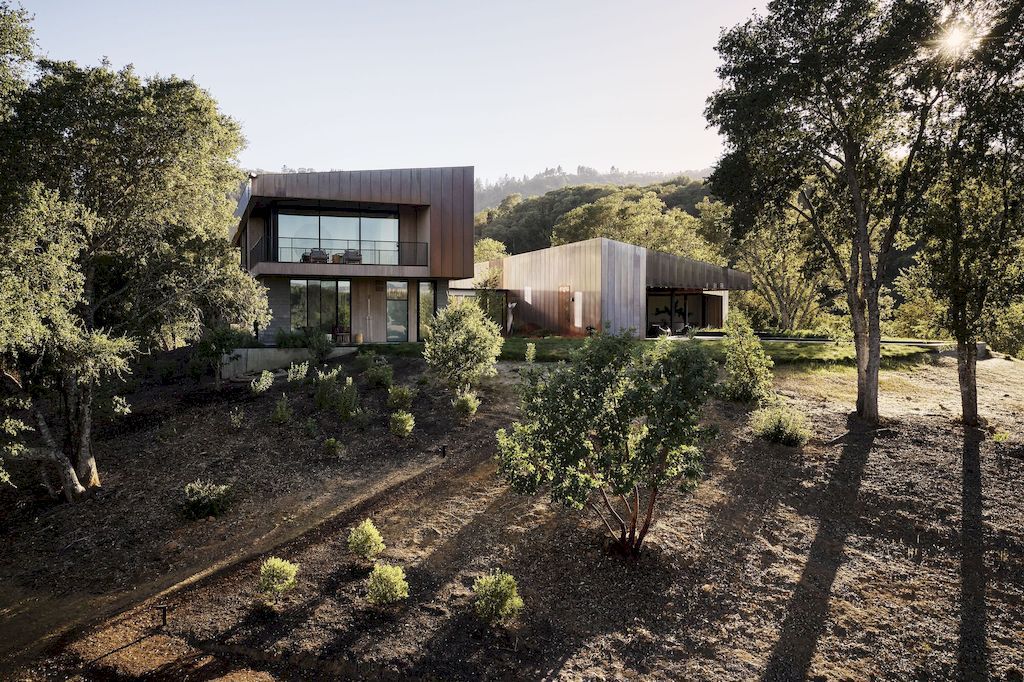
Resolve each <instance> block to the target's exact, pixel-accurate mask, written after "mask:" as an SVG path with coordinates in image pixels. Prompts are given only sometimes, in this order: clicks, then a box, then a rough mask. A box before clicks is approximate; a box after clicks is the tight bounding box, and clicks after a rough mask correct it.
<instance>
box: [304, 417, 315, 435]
mask: <svg viewBox="0 0 1024 682" xmlns="http://www.w3.org/2000/svg"><path fill="white" fill-rule="evenodd" d="M303 428H305V429H306V435H307V436H309V437H310V438H313V437H314V436H316V432H317V428H316V420H315V419H313V418H312V417H306V423H305V424H303Z"/></svg>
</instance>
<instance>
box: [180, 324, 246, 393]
mask: <svg viewBox="0 0 1024 682" xmlns="http://www.w3.org/2000/svg"><path fill="white" fill-rule="evenodd" d="M258 345H259V344H258V343H257V342H256V338H255V337H254V336H253V335H252V334H250V333H249V332H247V331H239V330H237V329H234V328H233V327H230V326H228V325H217V326H213V327H207V328H205V329H204V330H203V333H202V336H201V337H200V338H199V341H197V342H196V345H195V347H194V348H193V350H192V357H191V359H190V362H189V368H190V370H196V371H198V373H199V376H201V375H202V374H204V373H205V372H207V371H209V372H211V373H212V374H213V378H214V381H215V382H216V385H217V387H218V388H219V387H220V381H221V379H220V374H221V367H222V366H223V362H224V356H228V359H229V360H233V359H235V358H236V357H237V355H235V354H233V353H232V351H234V350H235V349H236V348H253V347H256V346H258ZM198 378H199V377H198V376H197V377H196V379H198Z"/></svg>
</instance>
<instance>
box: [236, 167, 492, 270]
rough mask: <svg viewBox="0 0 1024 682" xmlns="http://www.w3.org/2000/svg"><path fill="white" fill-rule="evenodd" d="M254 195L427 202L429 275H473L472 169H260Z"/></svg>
mask: <svg viewBox="0 0 1024 682" xmlns="http://www.w3.org/2000/svg"><path fill="white" fill-rule="evenodd" d="M251 195H252V197H254V198H256V197H262V198H269V199H312V200H322V201H365V202H376V203H382V204H407V205H413V206H429V209H428V217H429V221H430V276H431V277H446V278H453V279H454V278H459V277H472V276H473V167H472V166H453V167H448V168H400V169H392V170H370V171H327V172H322V173H263V174H260V175H258V176H256V177H255V178H253V180H252V187H251Z"/></svg>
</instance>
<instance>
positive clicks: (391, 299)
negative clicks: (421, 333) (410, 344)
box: [387, 282, 409, 341]
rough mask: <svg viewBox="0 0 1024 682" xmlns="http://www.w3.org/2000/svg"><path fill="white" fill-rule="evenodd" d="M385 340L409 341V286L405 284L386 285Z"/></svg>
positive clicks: (389, 283) (391, 283)
mask: <svg viewBox="0 0 1024 682" xmlns="http://www.w3.org/2000/svg"><path fill="white" fill-rule="evenodd" d="M387 306H388V309H387V314H388V320H387V325H388V328H387V340H388V341H408V340H409V285H408V283H407V282H388V283H387Z"/></svg>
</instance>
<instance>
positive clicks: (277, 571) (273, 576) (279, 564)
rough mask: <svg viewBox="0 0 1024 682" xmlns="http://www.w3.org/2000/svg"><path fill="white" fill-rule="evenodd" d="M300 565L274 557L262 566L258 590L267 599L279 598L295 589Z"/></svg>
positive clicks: (257, 585) (275, 599)
mask: <svg viewBox="0 0 1024 682" xmlns="http://www.w3.org/2000/svg"><path fill="white" fill-rule="evenodd" d="M298 573H299V565H298V564H294V563H292V562H290V561H286V560H284V559H280V558H278V557H276V556H272V557H270V558H269V559H267V560H266V561H264V562H263V564H262V565H261V566H260V579H259V582H258V583H257V584H256V589H257V590H259V592H260V593H261V594H262V595H263V596H264V597H266V598H268V599H272V600H274V601H277V598H278V597H280V596H281V595H282V594H284V593H285V592H287V591H288V590H290V589H292V588H294V587H295V584H296V580H295V577H296V576H297V575H298Z"/></svg>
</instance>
